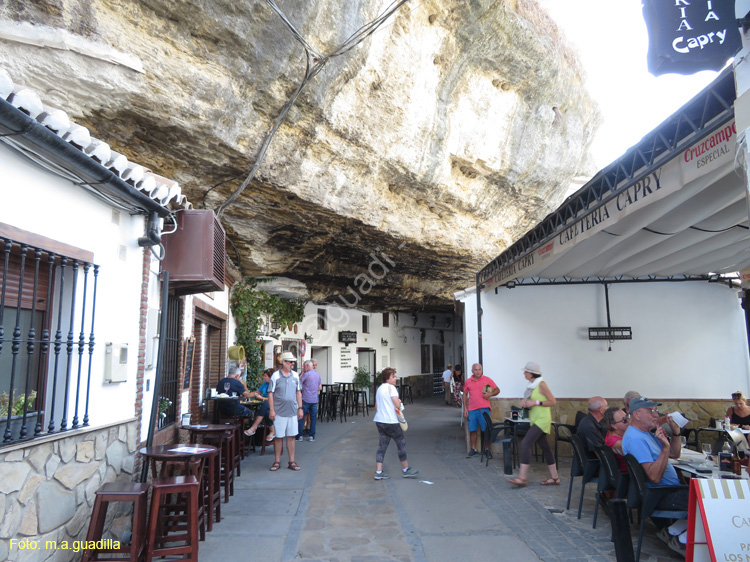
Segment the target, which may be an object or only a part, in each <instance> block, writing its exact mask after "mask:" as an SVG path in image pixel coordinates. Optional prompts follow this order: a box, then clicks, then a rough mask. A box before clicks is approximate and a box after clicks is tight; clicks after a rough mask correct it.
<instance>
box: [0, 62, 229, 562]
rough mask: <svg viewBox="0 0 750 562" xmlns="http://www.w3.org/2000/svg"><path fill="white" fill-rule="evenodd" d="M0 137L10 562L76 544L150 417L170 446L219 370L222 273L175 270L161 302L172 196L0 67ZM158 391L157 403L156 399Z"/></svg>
mask: <svg viewBox="0 0 750 562" xmlns="http://www.w3.org/2000/svg"><path fill="white" fill-rule="evenodd" d="M0 141H2V142H0V177H2V178H3V181H2V183H0V193H1V194H2V197H1V198H0V201H1V203H0V247H2V254H0V256H2V257H0V270H1V271H2V280H1V281H2V282H1V284H0V287H1V288H2V289H1V292H0V319H2V323H1V325H2V331H0V397H2V396H3V395H4V396H5V397H6V399H5V403H6V404H5V408H4V409H0V411H1V412H2V414H3V416H2V421H0V431H2V432H3V442H2V444H1V445H0V493H1V494H2V502H0V506H1V507H0V515H2V521H3V523H2V525H0V560H6V559H10V560H16V559H18V558H19V556H21V555H20V554H19V552H20V551H19V550H18V548H16V549H12V548H10V545H11V541H13V539H22V538H32V539H37V540H41V541H43V542H42V543H41V544H46V543H45V542H44V541H47V540H51V541H57V542H58V543H59V542H60V541H63V540H68V541H74V540H81V539H83V538H84V537H85V533H86V530H87V527H88V522H89V518H90V514H91V506H92V504H93V500H94V492H95V491H96V490H97V489H98V488H99V487H100V486H101V484H103V483H104V482H109V481H113V480H118V479H121V480H126V481H129V480H134V479H136V480H137V479H138V478H139V475H138V470H137V463H136V458H137V457H136V450H137V448H138V446H139V445H140V444H141V443H142V442H146V441H147V439H148V438H149V424H150V423H151V420H152V419H153V420H154V426H155V428H154V429H155V431H154V433H155V435H154V438H155V439H156V440H157V441H162V442H163V441H168V440H170V439H171V438H172V437H173V436H174V432H175V423H174V422H175V421H176V420H177V419H178V417H179V413H180V410H185V409H187V405H188V402H189V401H190V400H191V399H192V396H193V395H195V396H200V394H201V392H202V390H203V388H204V386H205V384H209V383H210V382H211V381H213V382H214V384H215V380H216V377H218V376H219V375H220V374H222V373H223V372H224V369H225V368H226V359H225V357H226V342H227V333H228V304H227V291H223V287H224V281H225V279H224V271H223V270H222V271H221V272H220V273H221V278H220V279H217V278H216V277H217V275H214V278H213V279H212V280H211V281H210V282H208V283H205V282H204V283H203V284H200V283H197V282H195V281H191V279H190V274H189V272H188V273H187V274H186V273H185V271H182V270H181V268H180V267H178V266H176V265H175V264H174V263H172V264H171V265H170V268H172V272H171V273H173V276H172V279H173V280H174V283H172V284H170V293H171V294H168V295H166V296H167V298H166V299H164V298H163V297H164V296H165V292H164V285H163V281H164V278H165V277H164V275H163V272H162V270H163V269H164V267H163V266H165V265H167V264H169V261H170V260H169V255H170V252H172V253H174V252H175V248H176V247H179V241H180V239H181V237H184V233H181V232H179V231H178V232H175V233H174V234H171V235H169V236H171V237H172V239H171V240H170V241H167V240H166V237H167V236H168V235H167V234H166V233H163V232H162V230H167V231H170V230H172V229H173V224H174V222H175V217H177V218H176V222H177V224H178V225H181V226H184V223H185V221H187V220H188V219H187V218H186V217H188V215H190V213H193V214H194V213H195V212H194V211H190V210H189V208H190V205H189V203H188V202H187V201H186V199H185V197H184V196H183V195H182V194H181V190H180V187H179V185H177V184H176V183H175V182H174V181H171V180H169V179H166V178H162V177H160V176H157V175H156V174H153V173H151V172H149V171H147V170H145V169H144V168H143V167H142V166H140V165H138V164H137V163H134V162H130V161H128V160H127V158H125V157H124V156H122V155H120V154H117V153H115V152H114V151H112V150H111V149H110V148H109V146H108V145H107V144H106V143H104V142H102V141H100V140H97V139H96V138H92V136H91V134H90V133H89V131H87V130H86V129H85V128H83V127H80V126H78V125H76V124H75V123H71V122H70V120H69V118H68V117H67V115H66V114H65V113H64V112H63V111H61V110H59V109H54V108H50V107H47V106H45V105H44V104H43V103H42V102H41V100H40V99H39V97H38V96H37V95H36V94H35V93H34V92H33V91H30V90H28V89H25V88H24V87H23V86H21V85H17V84H14V83H13V82H12V80H11V77H10V76H9V75H8V74H7V73H6V72H5V71H4V70H2V69H0ZM209 213H210V212H209ZM199 214H200V213H199ZM191 216H192V215H191ZM210 218H211V217H209V219H210ZM209 222H210V221H209ZM165 225H166V226H165ZM183 230H185V229H184V228H183ZM214 234H216V235H217V236H218V235H219V234H221V235H223V232H214ZM217 240H218V239H217ZM162 243H166V246H167V248H168V249H167V250H166V259H164V260H163V261H160V260H161V259H162V258H164V257H165V249H164V246H162V245H160V244H162ZM223 244H224V242H223V238H222V239H221V240H218V243H217V245H216V246H215V247H220V248H221V252H222V253H221V258H222V259H223V258H224V253H223V252H224V246H223ZM172 261H173V262H174V260H172ZM178 261H179V260H178ZM178 265H179V264H178ZM183 269H184V268H183ZM214 273H217V272H214ZM212 289H213V290H215V291H216V292H213V293H210V294H205V295H196V296H183V295H189V294H191V293H196V292H202V291H205V290H212ZM163 302H165V303H167V306H166V308H165V309H163V310H162V303H163ZM191 338H194V339H191ZM188 344H190V345H188ZM160 347H161V348H163V351H162V355H161V356H162V363H163V364H162V368H161V385H159V384H158V381H157V364H158V357H159V353H158V350H159V349H160ZM188 347H190V349H192V350H193V353H192V355H191V357H192V361H191V362H190V365H189V368H186V364H185V357H186V356H187V349H188ZM157 386H158V387H159V388H160V390H159V394H158V395H157V396H156V398H159V397H164V398H166V400H162V401H161V402H159V401H156V402H154V401H153V398H154V394H155V388H157ZM25 396H34V400H33V402H31V401H25V400H24V397H25ZM0 402H2V400H0ZM8 403H9V404H8ZM25 403H26V405H25ZM154 403H155V404H156V407H155V408H154V409H153V410H152V404H154ZM1 406H2V404H0V407H1ZM159 413H163V415H159ZM42 505H46V506H50V505H54V508H53V509H50V508H49V507H47V508H46V509H42V507H41V506H42ZM116 524H118V523H117V522H115V525H116ZM53 554H54V557H55V558H56V559H60V560H64V559H73V558H77V557H78V556H80V554H79V553H77V552H75V551H74V550H73V549H70V550H69V551H65V550H59V551H57V552H55V553H53ZM53 554H52V553H47V554H45V556H44V557H46V556H51V555H53Z"/></svg>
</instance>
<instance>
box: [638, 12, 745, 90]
mask: <svg viewBox="0 0 750 562" xmlns="http://www.w3.org/2000/svg"><path fill="white" fill-rule="evenodd" d="M734 3H735V0H643V18H644V19H645V20H646V27H647V28H648V57H647V58H648V71H649V72H650V73H651V74H653V75H654V76H660V75H662V74H668V73H675V74H694V73H696V72H700V71H701V70H721V69H722V68H723V67H724V65H725V64H726V62H727V61H728V60H729V59H730V58H732V57H733V56H734V55H735V54H737V52H738V51H739V50H740V48H741V46H742V42H741V37H740V32H739V29H738V27H737V18H736V17H735V14H734Z"/></svg>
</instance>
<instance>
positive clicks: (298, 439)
mask: <svg viewBox="0 0 750 562" xmlns="http://www.w3.org/2000/svg"><path fill="white" fill-rule="evenodd" d="M294 440H295V441H303V439H302V436H301V435H298V436H297V437H295V438H294Z"/></svg>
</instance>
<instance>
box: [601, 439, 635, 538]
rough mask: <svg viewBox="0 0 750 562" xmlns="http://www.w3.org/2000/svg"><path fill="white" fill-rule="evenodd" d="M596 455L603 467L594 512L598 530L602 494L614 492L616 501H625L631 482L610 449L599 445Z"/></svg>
mask: <svg viewBox="0 0 750 562" xmlns="http://www.w3.org/2000/svg"><path fill="white" fill-rule="evenodd" d="M596 454H597V456H598V457H599V462H600V464H601V466H600V468H599V481H598V484H599V485H598V486H597V494H596V509H595V510H594V525H593V528H594V529H596V518H597V516H598V515H599V505H600V504H601V492H603V491H605V490H614V491H615V498H616V499H624V498H625V497H627V495H628V483H629V482H630V478H629V477H628V475H627V474H623V473H622V472H620V464H619V463H618V462H617V457H616V456H615V452H614V451H613V450H612V449H611V448H610V447H608V446H607V445H599V446H598V447H596Z"/></svg>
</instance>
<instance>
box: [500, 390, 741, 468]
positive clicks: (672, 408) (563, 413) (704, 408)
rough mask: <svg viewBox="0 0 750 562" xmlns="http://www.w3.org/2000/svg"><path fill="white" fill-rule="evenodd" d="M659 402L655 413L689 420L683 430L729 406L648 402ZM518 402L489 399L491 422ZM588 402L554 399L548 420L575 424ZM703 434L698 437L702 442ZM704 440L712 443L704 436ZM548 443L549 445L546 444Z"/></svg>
mask: <svg viewBox="0 0 750 562" xmlns="http://www.w3.org/2000/svg"><path fill="white" fill-rule="evenodd" d="M651 399H652V400H655V401H656V402H661V403H662V405H661V406H660V407H659V411H661V412H664V413H669V412H682V414H683V415H684V416H685V417H686V418H687V419H688V420H690V423H688V425H687V427H689V428H698V427H706V426H707V425H708V422H709V420H710V419H711V418H714V419H724V414H725V413H726V411H727V408H728V407H729V406H731V405H732V404H731V402H730V401H729V400H680V399H679V398H676V399H670V398H651ZM518 401H519V398H492V399H491V403H492V419H493V420H495V421H501V420H502V419H503V418H505V417H508V416H510V408H511V406H518ZM607 402H608V403H609V405H610V406H622V405H623V403H622V398H607ZM587 406H588V398H570V399H560V398H558V399H557V406H555V407H554V408H552V420H553V421H555V422H559V423H564V424H570V425H574V424H575V419H576V412H578V411H582V412H587V411H588V409H587ZM703 437H704V434H701V439H702V440H703ZM707 438H708V439H713V437H712V436H708V437H707ZM550 442H551V443H552V441H550ZM558 446H559V451H560V454H561V455H571V454H572V449H571V448H570V445H569V444H568V443H564V442H560V443H559V445H558Z"/></svg>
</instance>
